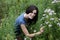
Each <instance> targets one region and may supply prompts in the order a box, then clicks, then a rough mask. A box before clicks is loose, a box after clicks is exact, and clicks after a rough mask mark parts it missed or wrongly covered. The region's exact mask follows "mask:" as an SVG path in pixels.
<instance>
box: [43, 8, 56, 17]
mask: <svg viewBox="0 0 60 40" xmlns="http://www.w3.org/2000/svg"><path fill="white" fill-rule="evenodd" d="M44 12H45V13H48V14H49V15H53V14H56V13H55V12H54V10H52V9H50V8H49V9H46V10H45V11H44ZM44 16H45V15H44Z"/></svg>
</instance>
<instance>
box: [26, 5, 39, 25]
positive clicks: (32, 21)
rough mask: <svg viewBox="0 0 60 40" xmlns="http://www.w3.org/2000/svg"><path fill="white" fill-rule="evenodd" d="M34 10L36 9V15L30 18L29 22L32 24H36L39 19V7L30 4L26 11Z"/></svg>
mask: <svg viewBox="0 0 60 40" xmlns="http://www.w3.org/2000/svg"><path fill="white" fill-rule="evenodd" d="M33 10H36V11H37V12H36V15H35V17H34V18H33V19H28V23H29V25H30V24H35V23H36V22H37V20H38V8H37V7H36V6H35V5H30V6H29V7H28V8H27V9H26V13H27V14H29V13H32V11H33Z"/></svg>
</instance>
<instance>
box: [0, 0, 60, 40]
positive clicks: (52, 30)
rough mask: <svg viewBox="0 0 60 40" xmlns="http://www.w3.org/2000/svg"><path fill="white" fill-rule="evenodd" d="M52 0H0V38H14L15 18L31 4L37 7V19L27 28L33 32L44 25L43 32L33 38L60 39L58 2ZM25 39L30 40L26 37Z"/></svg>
mask: <svg viewBox="0 0 60 40" xmlns="http://www.w3.org/2000/svg"><path fill="white" fill-rule="evenodd" d="M52 1H53V0H0V40H14V38H15V34H14V22H15V19H16V18H17V17H18V16H19V15H20V14H21V13H22V12H24V11H25V10H26V8H27V7H28V6H29V5H31V4H33V5H36V6H37V7H38V9H39V13H38V21H37V23H36V24H34V25H31V26H32V27H30V28H29V29H28V30H29V32H30V33H33V32H34V30H36V32H37V31H39V29H40V27H42V26H44V27H45V28H44V32H43V34H41V35H39V36H35V37H34V38H33V40H60V14H59V13H60V2H57V3H52ZM46 9H47V11H46ZM26 38H27V40H30V39H29V38H28V37H26Z"/></svg>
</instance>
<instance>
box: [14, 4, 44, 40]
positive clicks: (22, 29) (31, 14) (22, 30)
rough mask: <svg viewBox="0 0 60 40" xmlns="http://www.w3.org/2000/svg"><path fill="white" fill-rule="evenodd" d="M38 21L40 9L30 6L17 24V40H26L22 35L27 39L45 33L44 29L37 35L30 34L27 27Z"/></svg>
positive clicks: (17, 20)
mask: <svg viewBox="0 0 60 40" xmlns="http://www.w3.org/2000/svg"><path fill="white" fill-rule="evenodd" d="M37 19H38V8H37V7H36V6H34V5H30V6H29V7H28V8H27V9H26V11H25V12H24V13H22V14H21V15H20V16H19V17H18V18H17V19H16V22H15V27H16V31H15V33H16V38H17V40H24V39H23V37H22V36H21V35H22V34H23V35H25V36H27V37H30V38H32V37H34V36H35V35H39V34H41V33H42V32H43V28H40V31H39V32H37V33H32V34H30V33H29V32H28V29H27V27H26V25H28V27H29V25H31V24H35V23H36V21H37Z"/></svg>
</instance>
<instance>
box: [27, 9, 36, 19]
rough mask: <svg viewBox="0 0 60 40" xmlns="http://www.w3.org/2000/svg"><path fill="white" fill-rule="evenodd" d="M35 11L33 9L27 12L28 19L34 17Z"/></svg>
mask: <svg viewBox="0 0 60 40" xmlns="http://www.w3.org/2000/svg"><path fill="white" fill-rule="evenodd" d="M36 12H37V11H36V10H33V11H32V13H29V14H28V17H29V18H30V19H33V18H34V17H35V15H36Z"/></svg>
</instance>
